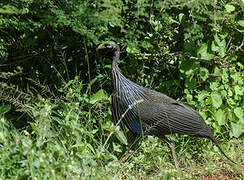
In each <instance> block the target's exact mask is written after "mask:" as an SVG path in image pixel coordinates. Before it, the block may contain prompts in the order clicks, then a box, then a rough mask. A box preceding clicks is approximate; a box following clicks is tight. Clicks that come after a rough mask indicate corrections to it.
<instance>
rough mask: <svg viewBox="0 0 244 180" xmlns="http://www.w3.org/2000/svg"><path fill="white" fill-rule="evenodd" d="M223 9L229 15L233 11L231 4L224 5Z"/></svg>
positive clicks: (233, 7)
mask: <svg viewBox="0 0 244 180" xmlns="http://www.w3.org/2000/svg"><path fill="white" fill-rule="evenodd" d="M225 9H226V11H227V12H228V13H231V12H233V11H235V6H233V5H231V4H226V5H225Z"/></svg>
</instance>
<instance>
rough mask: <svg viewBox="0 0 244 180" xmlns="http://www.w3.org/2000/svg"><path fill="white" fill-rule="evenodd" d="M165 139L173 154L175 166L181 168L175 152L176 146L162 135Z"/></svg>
mask: <svg viewBox="0 0 244 180" xmlns="http://www.w3.org/2000/svg"><path fill="white" fill-rule="evenodd" d="M162 139H163V141H164V142H166V143H167V145H168V147H169V149H170V151H171V153H172V156H173V159H174V163H175V167H176V168H177V170H179V163H178V160H177V157H176V154H175V147H174V144H173V143H171V142H170V141H169V140H168V139H167V138H166V137H165V136H163V137H162Z"/></svg>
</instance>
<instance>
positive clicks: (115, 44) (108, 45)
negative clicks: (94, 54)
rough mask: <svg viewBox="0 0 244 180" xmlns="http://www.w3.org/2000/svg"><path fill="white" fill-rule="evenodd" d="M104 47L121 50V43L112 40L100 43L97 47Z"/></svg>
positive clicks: (100, 48)
mask: <svg viewBox="0 0 244 180" xmlns="http://www.w3.org/2000/svg"><path fill="white" fill-rule="evenodd" d="M103 49H107V50H109V51H119V50H120V48H119V45H118V44H117V43H115V42H114V41H110V42H107V43H104V44H100V45H99V46H98V47H97V50H103Z"/></svg>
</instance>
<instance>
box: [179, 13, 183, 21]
mask: <svg viewBox="0 0 244 180" xmlns="http://www.w3.org/2000/svg"><path fill="white" fill-rule="evenodd" d="M183 17H184V14H183V13H180V14H179V21H180V23H181V22H182V19H183Z"/></svg>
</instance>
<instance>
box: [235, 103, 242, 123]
mask: <svg viewBox="0 0 244 180" xmlns="http://www.w3.org/2000/svg"><path fill="white" fill-rule="evenodd" d="M243 111H244V109H243V108H241V107H237V108H235V109H234V113H235V115H236V116H237V117H238V118H239V119H240V122H242V123H243V124H244V113H243Z"/></svg>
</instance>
